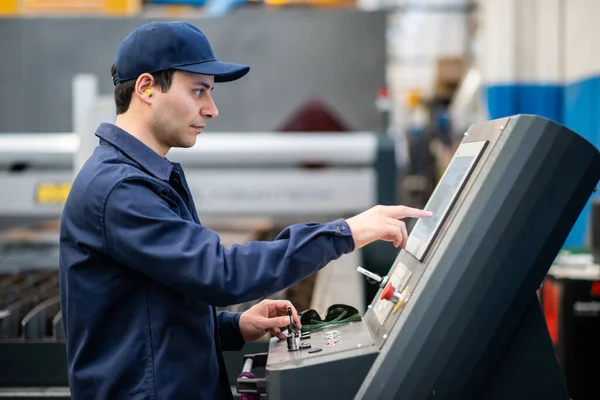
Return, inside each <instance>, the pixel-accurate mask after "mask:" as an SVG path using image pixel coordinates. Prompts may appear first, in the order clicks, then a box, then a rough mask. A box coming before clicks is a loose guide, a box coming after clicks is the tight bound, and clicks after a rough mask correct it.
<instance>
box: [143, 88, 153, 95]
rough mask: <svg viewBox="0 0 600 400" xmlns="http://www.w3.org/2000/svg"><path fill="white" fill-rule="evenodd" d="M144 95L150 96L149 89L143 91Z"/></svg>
mask: <svg viewBox="0 0 600 400" xmlns="http://www.w3.org/2000/svg"><path fill="white" fill-rule="evenodd" d="M144 93H146V94H147V95H148V96H152V90H150V89H146V90H144Z"/></svg>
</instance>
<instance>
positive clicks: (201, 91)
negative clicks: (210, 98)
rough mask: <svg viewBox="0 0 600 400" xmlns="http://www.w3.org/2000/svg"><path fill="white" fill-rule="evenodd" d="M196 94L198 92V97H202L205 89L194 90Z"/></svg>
mask: <svg viewBox="0 0 600 400" xmlns="http://www.w3.org/2000/svg"><path fill="white" fill-rule="evenodd" d="M194 92H196V96H202V93H204V89H197V90H194Z"/></svg>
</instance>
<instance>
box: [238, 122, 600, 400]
mask: <svg viewBox="0 0 600 400" xmlns="http://www.w3.org/2000/svg"><path fill="white" fill-rule="evenodd" d="M469 147H471V149H470V150H469V151H467V153H470V155H471V156H472V157H471V159H469V157H467V158H466V159H465V160H463V161H464V162H465V165H467V168H465V169H463V172H464V174H460V173H459V174H457V175H454V174H453V172H452V170H453V168H452V165H453V164H452V163H451V164H450V167H449V168H448V170H447V174H445V176H444V178H443V179H442V181H440V183H439V184H438V188H437V189H436V193H434V194H433V195H432V197H431V198H430V201H429V203H430V204H429V205H428V206H431V207H432V211H433V212H434V214H436V215H437V217H439V221H436V219H437V217H434V218H433V219H432V220H431V221H424V220H423V221H420V222H419V223H417V225H416V226H415V228H414V230H413V232H415V231H416V232H417V235H416V236H414V237H413V236H412V235H413V234H412V233H411V237H410V238H409V245H407V248H406V250H405V251H402V252H400V254H399V255H398V257H397V258H396V260H395V262H394V263H393V265H392V267H391V269H390V271H389V273H388V274H387V276H386V277H383V278H381V279H376V281H378V284H379V286H380V288H379V291H378V293H377V296H376V297H375V299H374V300H373V302H372V303H371V307H370V309H369V310H368V311H367V312H366V313H365V315H364V316H363V318H362V320H361V321H358V322H350V323H348V324H343V325H334V326H331V327H329V328H326V329H324V330H322V331H317V332H311V333H310V337H309V338H306V337H305V336H304V337H302V336H300V340H301V341H302V342H303V345H302V346H301V347H300V349H299V350H295V349H290V348H289V347H288V345H286V343H285V342H284V341H278V340H276V339H274V340H272V341H271V346H270V348H269V352H268V356H267V357H266V362H265V368H266V375H265V378H264V383H263V384H262V387H264V391H265V392H266V393H267V395H268V397H269V399H270V400H276V399H283V398H286V399H290V398H304V397H306V395H307V393H310V397H311V398H313V399H320V398H323V399H328V398H356V399H396V398H398V399H401V398H402V399H403V398H408V399H434V398H443V399H444V400H447V399H450V400H453V399H457V400H458V399H461V400H462V399H472V398H473V399H483V400H490V399H505V398H510V399H530V398H544V399H552V400H553V399H561V400H566V399H568V398H569V395H568V393H567V389H566V386H565V382H564V379H563V376H562V374H561V371H560V368H559V366H558V363H557V361H556V357H555V354H554V349H553V347H552V342H551V340H550V336H549V334H548V329H547V326H546V323H545V319H544V316H543V314H542V311H541V309H540V304H539V301H538V298H537V295H536V291H537V289H538V288H539V287H540V285H541V284H542V282H543V279H544V277H545V276H546V274H547V272H548V270H549V268H550V267H551V265H552V263H553V261H554V259H555V257H556V255H557V254H558V252H559V250H560V249H561V246H562V244H563V243H564V240H565V239H566V237H567V235H568V234H569V232H570V230H571V228H572V226H573V224H574V223H575V221H576V219H577V217H578V215H579V214H580V212H581V210H582V209H583V207H584V205H585V203H586V201H588V200H589V198H590V195H591V194H592V192H593V191H594V190H595V186H596V185H597V183H598V181H599V179H600V152H599V151H598V149H597V148H595V147H594V146H593V145H592V144H591V143H589V142H588V141H586V140H585V139H583V138H582V137H581V136H579V135H577V134H576V133H575V132H573V131H570V130H569V129H567V128H565V127H563V126H561V125H559V124H557V123H555V122H552V121H550V120H547V119H544V118H541V117H537V116H530V115H517V116H513V117H510V118H503V119H499V120H493V121H488V122H485V123H480V124H475V125H472V126H471V128H470V129H469V130H468V132H467V133H465V136H464V138H463V141H462V143H461V147H459V149H458V150H457V153H456V155H455V159H454V160H453V161H452V162H453V163H454V162H456V161H457V159H458V158H460V157H461V156H462V155H464V154H463V150H465V149H467V148H469ZM467 155H468V154H467ZM457 165H458V164H457ZM469 165H471V167H469ZM453 175H454V176H453ZM447 180H451V181H453V182H454V183H452V184H450V185H447V183H448V181H447ZM443 187H446V188H447V189H450V190H448V191H447V193H448V194H449V195H448V196H441V197H440V198H441V199H442V200H443V201H438V199H437V195H438V194H441V193H442V192H443V190H442V188H443ZM434 204H437V206H435V205H434ZM448 205H450V206H448ZM428 206H426V208H428ZM419 224H422V227H421V228H420V227H419ZM425 228H426V229H425ZM288 334H289V333H288ZM332 338H334V340H332ZM248 364H250V363H248ZM238 389H239V390H242V391H252V388H250V387H248V385H246V384H245V382H244V381H242V380H239V381H238Z"/></svg>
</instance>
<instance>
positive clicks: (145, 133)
mask: <svg viewBox="0 0 600 400" xmlns="http://www.w3.org/2000/svg"><path fill="white" fill-rule="evenodd" d="M115 126H118V127H119V128H121V129H123V130H124V131H125V132H127V133H129V134H130V135H131V136H133V137H135V138H136V139H138V140H139V141H140V142H142V143H144V144H145V145H146V146H148V147H150V148H151V149H152V150H154V151H155V152H156V153H158V154H159V155H160V156H161V157H166V155H167V153H168V152H169V148H165V147H164V146H162V145H161V144H160V143H159V142H158V141H157V140H156V138H155V136H154V135H152V133H151V132H150V130H149V129H148V128H146V127H144V126H143V125H142V124H140V123H139V122H138V121H136V119H135V118H132V117H131V116H129V115H127V114H121V115H117V119H116V121H115Z"/></svg>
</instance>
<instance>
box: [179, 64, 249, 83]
mask: <svg viewBox="0 0 600 400" xmlns="http://www.w3.org/2000/svg"><path fill="white" fill-rule="evenodd" d="M175 69H178V70H180V71H186V72H192V73H194V74H202V75H212V76H214V77H215V82H231V81H235V80H237V79H240V78H241V77H243V76H244V75H246V74H247V73H248V71H250V67H249V66H247V65H242V64H233V63H228V62H223V61H208V62H203V63H200V64H191V65H184V66H181V67H176V68H175Z"/></svg>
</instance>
